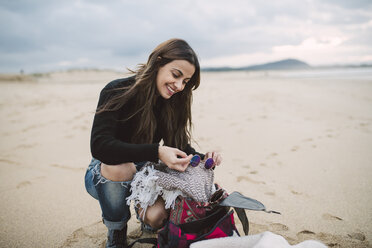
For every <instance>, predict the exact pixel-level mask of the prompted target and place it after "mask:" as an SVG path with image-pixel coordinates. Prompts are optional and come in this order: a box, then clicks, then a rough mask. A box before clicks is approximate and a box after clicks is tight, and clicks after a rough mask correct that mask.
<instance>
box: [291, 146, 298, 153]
mask: <svg viewBox="0 0 372 248" xmlns="http://www.w3.org/2000/svg"><path fill="white" fill-rule="evenodd" d="M299 148H300V147H299V146H294V147H292V149H291V151H292V152H295V151H297V150H298V149H299Z"/></svg>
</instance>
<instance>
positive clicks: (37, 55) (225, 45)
mask: <svg viewBox="0 0 372 248" xmlns="http://www.w3.org/2000/svg"><path fill="white" fill-rule="evenodd" d="M371 10H372V7H371V4H370V3H369V1H356V2H355V1H353V2H352V3H350V1H333V0H327V1H325V2H324V1H320V0H307V1H302V2H301V3H299V2H297V1H294V0H282V1H274V2H271V3H268V2H265V1H258V0H252V1H243V0H232V1H230V2H229V3H227V2H226V1H221V0H215V1H197V0H190V1H183V2H177V3H176V2H174V1H171V0H159V1H156V2H155V1H149V0H147V1H146V0H145V1H140V2H135V1H120V0H113V1H107V2H105V3H103V2H101V1H87V0H80V1H73V0H66V1H47V0H39V1H26V0H20V1H5V2H4V1H3V2H2V3H0V71H2V72H7V71H13V72H14V71H15V72H16V71H19V70H20V69H21V68H23V69H24V70H25V71H26V72H29V71H42V70H59V69H65V68H69V67H73V66H79V67H97V68H124V67H125V66H128V67H134V66H135V65H136V64H137V63H141V62H145V60H146V59H147V56H148V54H149V53H150V52H151V51H152V49H153V48H154V47H155V46H156V45H157V44H159V43H160V42H162V41H164V40H167V39H169V38H173V37H179V38H183V39H185V40H187V41H188V42H189V43H190V45H191V46H192V47H193V48H194V49H195V50H196V52H197V53H198V54H199V57H200V59H201V62H202V65H205V66H208V65H237V64H239V63H248V64H250V63H255V62H256V61H263V62H266V61H270V60H273V59H276V58H278V59H281V57H280V56H282V55H283V56H285V55H286V54H287V56H286V57H289V55H290V56H293V57H296V58H299V59H303V60H306V61H308V62H310V63H320V62H321V63H324V64H327V63H333V61H334V60H335V59H333V58H335V57H337V58H339V59H340V60H339V61H355V62H357V61H358V60H360V61H365V60H366V58H368V56H370V55H371V54H372V53H371V50H370V49H369V45H368V44H370V43H371V39H372V38H371V37H372V35H371V28H372V25H371V23H372V17H371V15H370V13H371ZM337 39H340V40H339V42H340V43H339V44H337V45H334V46H331V45H332V44H334V43H332V42H336V41H337ZM311 42H312V43H311ZM336 43H337V42H336ZM311 44H312V45H311ZM310 46H313V48H312V49H310ZM327 46H328V47H327ZM315 47H316V48H317V50H316V51H318V52H316V53H313V55H311V52H309V51H313V52H314V49H315ZM330 47H331V48H330ZM352 48H353V49H356V50H354V51H353V50H352ZM284 49H286V52H283V51H284ZM323 49H326V50H323ZM322 51H323V52H322ZM331 53H332V55H333V57H326V56H323V55H322V54H331ZM82 58H84V59H82Z"/></svg>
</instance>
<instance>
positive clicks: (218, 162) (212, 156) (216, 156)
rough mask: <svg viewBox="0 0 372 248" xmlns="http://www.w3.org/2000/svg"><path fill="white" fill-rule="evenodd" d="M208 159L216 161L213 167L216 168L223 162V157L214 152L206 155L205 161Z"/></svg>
mask: <svg viewBox="0 0 372 248" xmlns="http://www.w3.org/2000/svg"><path fill="white" fill-rule="evenodd" d="M208 158H213V161H214V163H213V167H214V166H216V165H220V164H221V162H222V156H221V154H220V153H218V152H215V151H213V152H207V153H206V154H205V158H204V161H205V160H207V159H208Z"/></svg>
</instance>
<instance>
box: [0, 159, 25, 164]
mask: <svg viewBox="0 0 372 248" xmlns="http://www.w3.org/2000/svg"><path fill="white" fill-rule="evenodd" d="M0 163H6V164H14V165H20V163H18V162H15V161H12V160H9V159H4V158H0Z"/></svg>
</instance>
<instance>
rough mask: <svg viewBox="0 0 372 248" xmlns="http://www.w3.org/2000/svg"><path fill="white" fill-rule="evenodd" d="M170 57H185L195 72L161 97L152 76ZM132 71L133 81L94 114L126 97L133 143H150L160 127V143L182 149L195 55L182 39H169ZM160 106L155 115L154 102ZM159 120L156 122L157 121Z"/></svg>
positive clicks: (196, 75)
mask: <svg viewBox="0 0 372 248" xmlns="http://www.w3.org/2000/svg"><path fill="white" fill-rule="evenodd" d="M173 60H186V61H188V62H189V63H190V64H192V65H194V66H195V72H194V74H193V75H192V77H191V79H190V80H189V82H187V84H186V86H185V88H184V90H183V91H181V92H178V93H177V94H175V95H174V96H172V97H171V98H170V99H168V100H165V99H163V98H162V97H161V96H160V95H159V93H158V91H157V87H156V76H157V73H158V70H159V68H160V67H162V66H164V65H166V64H168V63H170V62H172V61H173ZM132 72H133V73H135V83H134V85H132V86H130V87H127V88H122V89H119V90H122V91H123V93H121V94H117V95H116V96H114V97H112V98H111V99H110V100H109V101H107V102H106V104H104V105H103V106H102V107H101V108H99V109H98V111H97V114H99V113H101V112H104V111H116V110H118V109H120V108H121V107H122V106H124V105H125V104H126V103H127V102H128V101H129V100H132V99H134V106H135V107H134V108H133V110H131V114H130V116H129V117H127V118H126V119H125V120H122V121H127V120H129V119H131V118H134V119H135V121H136V127H135V131H134V133H133V135H132V140H131V142H133V143H152V142H153V138H154V134H155V130H156V128H157V127H158V126H159V127H161V129H162V136H163V137H162V138H163V141H164V145H167V146H171V147H176V148H179V149H184V148H185V147H186V145H187V144H188V143H189V142H190V140H191V125H192V118H191V103H192V90H195V89H197V88H198V87H199V84H200V65H199V61H198V58H197V55H196V54H195V52H194V51H193V50H192V48H191V47H190V46H189V44H187V42H186V41H184V40H181V39H170V40H168V41H165V42H163V43H161V44H160V45H158V46H157V47H156V48H155V49H154V50H153V52H152V53H151V54H150V56H149V58H148V60H147V63H146V64H139V65H138V69H137V70H136V71H132ZM155 105H157V107H160V111H158V113H157V114H158V115H160V117H158V118H156V117H155V113H154V106H155ZM157 120H158V122H160V123H158V122H157Z"/></svg>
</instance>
